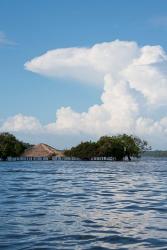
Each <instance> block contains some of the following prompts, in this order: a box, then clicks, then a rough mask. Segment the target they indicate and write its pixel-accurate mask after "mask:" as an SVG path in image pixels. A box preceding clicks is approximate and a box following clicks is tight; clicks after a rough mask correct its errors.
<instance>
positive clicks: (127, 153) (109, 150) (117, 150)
mask: <svg viewBox="0 0 167 250" xmlns="http://www.w3.org/2000/svg"><path fill="white" fill-rule="evenodd" d="M149 149H150V148H149V147H148V144H147V142H146V141H144V140H141V139H140V138H138V137H135V136H132V135H126V134H123V135H118V136H102V137H101V138H100V139H99V140H98V141H97V142H91V141H90V142H81V143H80V144H79V145H77V146H76V147H72V148H71V149H70V150H66V151H65V155H66V156H70V157H77V158H80V159H81V160H90V159H91V158H93V157H112V158H113V160H117V161H121V160H123V159H124V158H125V157H127V158H128V160H131V157H140V155H141V153H142V152H144V151H147V150H149Z"/></svg>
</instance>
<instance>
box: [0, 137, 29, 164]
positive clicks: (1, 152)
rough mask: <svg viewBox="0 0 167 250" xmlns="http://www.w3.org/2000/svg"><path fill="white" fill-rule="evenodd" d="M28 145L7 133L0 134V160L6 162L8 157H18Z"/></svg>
mask: <svg viewBox="0 0 167 250" xmlns="http://www.w3.org/2000/svg"><path fill="white" fill-rule="evenodd" d="M29 146H30V145H29V144H27V143H23V142H21V141H19V140H17V139H16V137H15V136H14V135H12V134H9V133H0V158H1V159H3V160H6V159H7V157H8V156H11V157H17V156H20V155H21V154H22V153H23V151H24V150H25V149H26V148H28V147H29Z"/></svg>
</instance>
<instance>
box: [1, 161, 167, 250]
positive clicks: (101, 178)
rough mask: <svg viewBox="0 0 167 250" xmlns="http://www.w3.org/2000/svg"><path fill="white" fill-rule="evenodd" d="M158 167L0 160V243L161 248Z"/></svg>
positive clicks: (99, 249) (165, 191) (163, 208)
mask: <svg viewBox="0 0 167 250" xmlns="http://www.w3.org/2000/svg"><path fill="white" fill-rule="evenodd" d="M166 166H167V160H166V159H156V160H155V159H150V160H148V159H145V160H141V161H136V162H131V163H128V162H79V161H77V162H61V161H55V162H53V161H51V162H7V163H3V162H0V201H1V202H0V249H9V250H10V249H11V250H13V249H14V250H15V249H16V250H23V249H25V250H27V249H30V250H31V249H47V250H49V249H56V250H59V249H60V250H64V249H67V250H74V249H76V250H80V249H85V250H108V249H131V250H134V249H139V250H144V249H158V250H159V249H167V237H166V235H167V168H166Z"/></svg>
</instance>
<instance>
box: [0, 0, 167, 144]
mask: <svg viewBox="0 0 167 250" xmlns="http://www.w3.org/2000/svg"><path fill="white" fill-rule="evenodd" d="M166 31H167V1H165V0H156V1H155V0H147V1H144V0H141V1H132V0H125V1H119V0H115V1H113V0H91V1H90V0H89V1H88V0H84V1H78V0H70V1H67V0H66V1H65V0H59V1H58V0H41V1H34V0H29V1H24V0H13V1H11V0H1V1H0V121H1V122H2V123H3V122H4V121H5V120H6V119H8V117H12V116H14V115H16V114H19V113H21V114H24V115H26V116H33V117H36V118H37V119H39V120H40V122H41V123H44V124H46V123H50V122H53V121H55V119H56V118H55V117H56V111H57V110H58V109H59V108H61V107H62V106H64V107H66V106H70V107H71V108H72V109H73V110H75V111H76V112H84V111H85V112H86V111H87V109H88V108H89V107H90V106H92V105H94V104H100V102H101V101H100V96H101V93H102V90H103V86H102V85H97V86H94V85H92V84H91V79H90V84H89V81H87V83H79V84H78V81H77V80H76V79H75V80H74V79H71V78H70V77H69V78H68V77H67V78H65V79H64V78H60V77H59V78H58V77H54V78H53V77H46V76H43V75H41V74H35V73H33V72H32V71H31V70H25V68H24V64H25V63H26V62H27V61H29V60H31V59H33V58H35V57H38V56H40V55H42V54H44V53H45V52H47V51H50V50H53V49H58V48H70V47H91V46H93V45H94V44H97V43H102V42H110V41H114V40H116V39H119V40H122V41H135V42H137V43H138V45H139V46H144V45H160V46H162V47H163V49H164V50H167V36H166V35H165V32H166ZM2 36H3V37H4V36H5V39H4V41H1V37H2ZM160 112H161V111H160ZM163 113H164V107H163ZM155 116H156V115H155ZM16 132H17V131H16ZM22 134H23V133H20V136H21V135H22ZM63 136H64V135H62V136H60V135H59V136H58V140H59V141H58V142H57V143H55V144H56V145H58V146H59V145H60V146H62V147H63V145H65V146H66V145H67V146H68V145H71V144H72V142H73V139H69V140H68V141H67V142H64V139H62V138H63ZM22 137H23V138H24V139H27V140H28V139H29V136H28V135H27V134H26V135H25V134H24V136H22ZM31 137H32V136H31ZM52 137H53V136H52ZM74 137H75V136H73V138H74ZM86 137H87V136H85V138H86ZM40 138H43V137H42V136H41V137H40V136H39V137H38V138H37V139H36V141H35V142H38V141H40V140H41V139H40ZM45 138H50V136H47V135H46V136H45ZM79 138H80V137H79ZM31 140H32V139H31ZM49 140H50V139H48V141H47V142H48V143H49V142H51V143H52V144H53V141H49ZM61 140H62V141H63V143H60V141H61ZM78 140H79V139H78ZM155 146H156V145H155Z"/></svg>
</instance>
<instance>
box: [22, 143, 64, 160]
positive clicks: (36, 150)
mask: <svg viewBox="0 0 167 250" xmlns="http://www.w3.org/2000/svg"><path fill="white" fill-rule="evenodd" d="M22 156H23V157H51V156H64V154H63V151H61V150H57V149H55V148H53V147H51V146H49V145H47V144H44V143H40V144H38V145H35V146H33V147H31V148H28V149H26V150H25V151H24V153H23V154H22Z"/></svg>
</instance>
